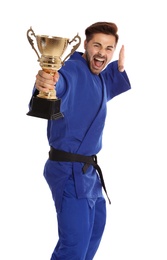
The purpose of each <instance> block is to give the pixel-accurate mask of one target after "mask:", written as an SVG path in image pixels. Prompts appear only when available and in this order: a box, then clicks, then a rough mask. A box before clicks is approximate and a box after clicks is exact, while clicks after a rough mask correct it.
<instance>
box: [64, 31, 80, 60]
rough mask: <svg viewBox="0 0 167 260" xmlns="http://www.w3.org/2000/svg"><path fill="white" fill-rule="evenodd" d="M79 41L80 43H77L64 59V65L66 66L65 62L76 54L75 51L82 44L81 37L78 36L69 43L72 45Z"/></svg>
mask: <svg viewBox="0 0 167 260" xmlns="http://www.w3.org/2000/svg"><path fill="white" fill-rule="evenodd" d="M77 40H78V43H76V44H75V45H74V46H73V48H72V50H71V52H70V53H69V54H68V55H67V56H66V57H65V58H64V60H63V61H62V65H64V62H65V61H66V60H67V59H68V57H70V56H71V55H72V54H73V53H74V52H75V50H76V49H77V48H78V47H79V45H80V44H81V37H80V36H79V35H78V34H77V35H76V36H75V37H74V38H73V39H72V40H71V41H69V42H68V43H69V44H71V43H72V42H74V41H75V42H76V41H77Z"/></svg>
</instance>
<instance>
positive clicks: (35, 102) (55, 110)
mask: <svg viewBox="0 0 167 260" xmlns="http://www.w3.org/2000/svg"><path fill="white" fill-rule="evenodd" d="M31 102H32V104H31V110H30V111H29V112H28V113H27V115H28V116H34V117H39V118H43V119H51V120H56V119H59V118H62V117H64V115H63V114H62V113H61V112H60V104H61V100H60V99H44V98H39V97H33V98H32V101H31Z"/></svg>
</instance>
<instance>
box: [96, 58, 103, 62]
mask: <svg viewBox="0 0 167 260" xmlns="http://www.w3.org/2000/svg"><path fill="white" fill-rule="evenodd" d="M96 60H98V61H104V60H103V59H97V58H96Z"/></svg>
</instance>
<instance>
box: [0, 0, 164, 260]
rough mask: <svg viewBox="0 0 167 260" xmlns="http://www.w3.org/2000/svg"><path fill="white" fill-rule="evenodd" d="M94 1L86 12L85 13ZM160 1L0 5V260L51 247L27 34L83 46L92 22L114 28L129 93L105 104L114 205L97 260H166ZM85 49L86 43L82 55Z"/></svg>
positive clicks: (27, 257)
mask: <svg viewBox="0 0 167 260" xmlns="http://www.w3.org/2000/svg"><path fill="white" fill-rule="evenodd" d="M90 3H91V5H90ZM165 10H166V4H165V1H163V0H159V1H154V0H153V1H148V0H145V1H131V0H127V1H124V0H117V1H109V0H103V1H99V0H97V1H89V2H85V1H82V2H81V1H74V0H71V1H68V0H64V1H56V0H55V1H52V0H48V1H33V2H32V1H21V0H16V1H7V0H6V1H5V2H3V4H2V3H1V8H0V12H1V15H0V17H1V18H0V19H1V22H0V27H1V30H0V33H1V39H0V50H1V52H0V71H1V77H0V82H1V101H0V113H1V114H0V115H1V135H0V149H1V174H0V209H1V213H0V239H1V242H0V259H1V260H9V259H15V260H23V259H24V260H49V259H50V255H51V253H52V250H53V248H54V246H55V244H56V241H57V224H56V213H55V209H54V204H53V201H52V198H51V193H50V190H49V188H48V186H47V184H46V182H45V180H44V178H43V166H44V163H45V160H46V159H47V155H48V154H47V153H48V149H49V147H48V143H47V139H46V121H45V120H43V119H37V118H33V117H28V116H27V115H26V113H27V112H28V102H29V99H30V97H31V91H32V87H33V84H34V81H35V75H36V74H37V71H38V69H39V64H38V62H37V56H36V54H35V52H34V51H33V50H32V48H31V46H30V45H29V43H28V40H27V37H26V32H27V30H28V29H29V28H30V26H32V28H33V30H34V32H35V33H36V34H50V35H54V36H62V37H69V38H71V39H72V38H73V37H74V36H75V35H76V34H77V33H79V35H80V36H81V37H82V40H84V30H85V28H86V27H87V26H89V25H90V24H91V23H94V22H97V21H112V22H115V23H116V24H117V25H118V27H119V35H120V40H119V44H118V47H117V51H116V53H115V57H114V59H117V58H118V51H119V49H120V47H121V45H122V44H124V45H125V50H126V71H127V73H128V75H129V78H130V81H131V85H132V89H131V90H130V91H128V92H127V93H124V94H122V95H120V96H118V97H116V98H115V99H113V100H112V101H111V102H110V103H109V104H108V117H107V121H106V128H105V131H104V140H103V150H102V152H101V153H100V154H99V163H100V166H101V167H102V169H103V172H104V175H105V180H106V186H107V189H108V193H109V196H110V198H111V201H112V205H109V204H107V225H106V229H105V232H104V236H103V239H102V242H101V245H100V248H99V250H98V252H97V254H96V256H95V258H94V259H95V260H101V259H104V258H105V259H107V260H124V259H128V260H166V259H167V201H166V199H167V189H166V187H167V178H166V175H167V166H166V153H167V138H166V133H167V124H166V111H167V105H166V86H167V83H166V75H167V72H166V71H167V69H166V68H167V67H166V60H167V51H166V46H167V37H166V24H167V18H166V11H165ZM79 50H81V51H83V41H82V44H81V46H80V48H79Z"/></svg>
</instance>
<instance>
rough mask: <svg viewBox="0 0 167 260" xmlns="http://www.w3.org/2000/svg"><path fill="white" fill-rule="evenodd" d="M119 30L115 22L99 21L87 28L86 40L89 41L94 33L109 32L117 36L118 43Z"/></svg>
mask: <svg viewBox="0 0 167 260" xmlns="http://www.w3.org/2000/svg"><path fill="white" fill-rule="evenodd" d="M117 32H118V27H117V25H116V24H115V23H110V22H97V23H94V24H92V25H90V26H89V27H87V28H86V29H85V35H86V40H87V42H89V41H90V40H91V39H92V37H93V35H94V34H96V33H104V34H109V35H113V36H115V41H116V44H117V42H118V39H119V36H118V34H117Z"/></svg>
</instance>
